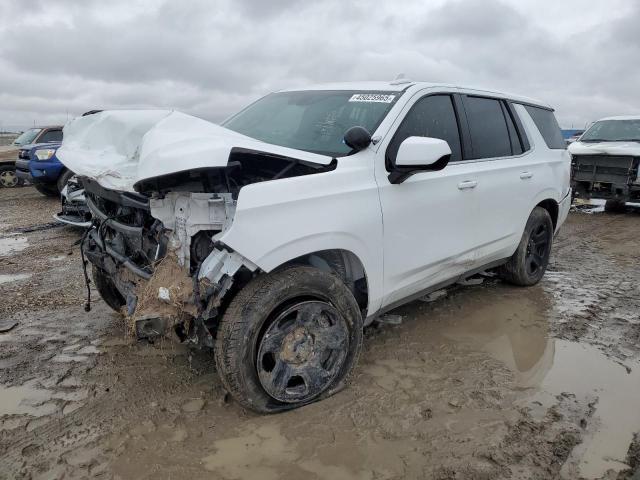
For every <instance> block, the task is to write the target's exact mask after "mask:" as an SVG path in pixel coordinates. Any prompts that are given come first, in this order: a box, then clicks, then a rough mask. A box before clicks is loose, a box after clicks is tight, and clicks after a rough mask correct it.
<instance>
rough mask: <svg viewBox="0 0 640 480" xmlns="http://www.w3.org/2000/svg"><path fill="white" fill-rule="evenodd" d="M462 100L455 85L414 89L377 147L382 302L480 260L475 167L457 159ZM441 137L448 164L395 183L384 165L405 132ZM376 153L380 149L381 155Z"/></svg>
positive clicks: (388, 166)
mask: <svg viewBox="0 0 640 480" xmlns="http://www.w3.org/2000/svg"><path fill="white" fill-rule="evenodd" d="M460 108H462V107H461V106H460V105H459V104H458V102H457V101H456V98H455V96H454V93H437V94H429V95H423V96H421V97H420V96H418V98H417V99H416V100H415V101H413V102H409V104H408V105H407V106H406V107H405V110H404V112H403V113H404V115H402V114H401V115H400V116H399V120H397V121H396V124H395V125H394V127H392V129H391V131H392V132H393V131H394V129H395V133H393V136H392V137H391V139H385V141H384V142H383V144H382V145H381V147H380V149H379V150H378V158H377V164H376V179H377V182H378V186H379V193H380V202H381V206H382V213H383V225H384V289H385V299H384V301H383V306H389V305H393V304H395V303H397V302H400V301H401V300H403V299H407V298H409V297H411V296H412V295H415V294H417V293H419V292H421V291H423V290H425V289H427V288H429V287H431V286H434V285H437V284H439V283H443V282H445V281H448V280H450V279H452V278H455V277H457V276H459V275H461V274H462V273H464V272H466V271H469V270H471V269H472V268H473V266H474V265H475V264H476V263H477V262H476V259H475V257H474V255H475V250H476V235H474V230H475V228H476V226H477V221H478V220H477V213H478V209H477V207H476V200H477V199H476V192H475V191H474V188H475V185H476V184H477V179H476V172H475V167H474V164H473V163H465V162H463V161H462V158H463V149H465V148H467V149H468V148H469V147H468V146H465V145H464V143H463V136H462V135H461V129H462V125H461V120H460V119H461V118H464V117H463V116H461V115H459V114H458V111H459V109H460ZM411 136H423V137H432V138H440V139H442V140H445V141H447V143H448V144H449V147H450V148H451V152H452V154H451V159H450V162H449V164H448V165H447V166H446V167H445V168H444V169H442V170H439V171H420V172H417V173H415V174H413V175H411V176H410V177H409V178H407V179H406V180H405V181H404V182H402V183H399V184H392V183H391V182H390V181H389V179H388V175H389V171H390V170H392V169H393V166H394V161H395V156H396V154H397V152H398V148H399V146H400V144H401V143H402V141H403V140H405V139H406V138H408V137H411ZM381 157H384V159H383V158H381Z"/></svg>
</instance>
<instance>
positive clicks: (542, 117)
mask: <svg viewBox="0 0 640 480" xmlns="http://www.w3.org/2000/svg"><path fill="white" fill-rule="evenodd" d="M524 108H526V109H527V112H528V113H529V115H530V116H531V118H532V119H533V122H534V123H535V124H536V127H538V131H539V132H540V134H541V135H542V138H544V142H545V143H546V144H547V147H549V148H553V149H558V150H564V149H566V148H567V146H566V143H565V141H564V138H562V131H561V130H560V126H559V125H558V121H557V120H556V116H555V115H554V114H553V112H552V111H551V110H547V109H546V108H540V107H533V106H531V105H525V107H524Z"/></svg>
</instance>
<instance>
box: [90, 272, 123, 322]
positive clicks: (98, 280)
mask: <svg viewBox="0 0 640 480" xmlns="http://www.w3.org/2000/svg"><path fill="white" fill-rule="evenodd" d="M91 273H92V276H93V283H94V284H95V285H96V289H97V290H98V293H99V294H100V296H101V297H102V299H103V300H104V302H105V303H106V304H107V305H109V306H110V307H111V308H112V309H113V310H115V311H116V312H118V313H121V310H122V307H123V306H124V304H125V301H124V298H122V295H120V292H118V289H117V288H116V286H115V285H114V284H113V282H112V281H111V279H110V278H109V275H108V274H107V272H105V271H104V270H102V269H101V268H98V267H96V266H95V265H92V272H91Z"/></svg>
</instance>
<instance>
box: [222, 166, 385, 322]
mask: <svg viewBox="0 0 640 480" xmlns="http://www.w3.org/2000/svg"><path fill="white" fill-rule="evenodd" d="M363 163H364V162H363ZM361 167H362V168H361ZM218 240H220V241H221V242H223V243H224V244H226V245H228V246H229V247H231V248H232V249H233V250H235V251H236V252H238V253H239V254H241V255H242V256H244V257H245V258H247V259H248V260H250V261H251V262H253V263H254V264H256V265H257V266H258V267H260V268H261V269H262V270H264V271H265V272H270V271H272V270H273V269H274V268H276V267H278V266H280V265H282V264H284V263H286V262H288V261H290V260H293V259H295V258H297V257H300V256H302V255H306V254H309V253H313V252H317V251H321V250H333V249H341V250H347V251H350V252H352V253H353V254H354V255H356V256H357V257H358V258H359V260H360V261H361V262H362V265H363V267H364V269H365V273H366V275H367V281H368V286H369V311H370V312H372V311H375V310H377V309H378V308H379V306H380V304H381V302H382V213H381V210H380V201H379V196H378V191H377V185H376V183H375V179H374V178H373V171H372V169H370V168H366V166H364V165H361V164H360V163H359V162H358V161H357V160H355V159H354V162H353V164H351V165H349V166H347V167H346V168H340V167H338V168H337V169H336V170H334V171H331V172H326V173H321V174H317V175H308V176H304V177H293V178H287V179H280V180H273V181H269V182H262V183H256V184H252V185H248V186H246V187H244V188H242V190H241V191H240V195H239V198H238V203H237V207H236V212H235V215H234V218H233V222H232V224H231V226H230V227H229V229H228V230H227V231H225V232H224V233H223V234H222V235H221V236H220V237H219V238H218Z"/></svg>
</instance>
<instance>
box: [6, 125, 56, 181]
mask: <svg viewBox="0 0 640 480" xmlns="http://www.w3.org/2000/svg"><path fill="white" fill-rule="evenodd" d="M61 141H62V126H59V125H56V126H50V127H37V128H30V129H29V130H27V131H25V132H24V133H22V134H21V135H20V136H18V138H16V139H15V140H14V141H13V143H12V144H11V145H8V146H3V147H0V187H5V188H11V187H18V186H20V185H22V183H23V181H24V177H22V178H21V177H19V176H17V175H16V159H17V158H18V153H19V151H20V149H21V148H22V147H25V146H26V145H31V144H39V143H51V142H61Z"/></svg>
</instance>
